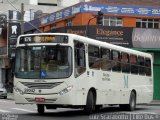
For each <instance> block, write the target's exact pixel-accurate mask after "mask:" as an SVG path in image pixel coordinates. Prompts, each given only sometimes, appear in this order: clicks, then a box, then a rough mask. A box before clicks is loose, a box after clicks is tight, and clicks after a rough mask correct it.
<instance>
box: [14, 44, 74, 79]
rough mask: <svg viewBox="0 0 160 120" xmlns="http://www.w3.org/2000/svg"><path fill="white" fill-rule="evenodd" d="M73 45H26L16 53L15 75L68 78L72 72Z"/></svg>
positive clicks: (36, 77) (38, 77)
mask: <svg viewBox="0 0 160 120" xmlns="http://www.w3.org/2000/svg"><path fill="white" fill-rule="evenodd" d="M71 50H72V49H71V47H68V46H59V45H54V46H24V47H18V48H17V51H16V52H17V53H16V64H15V77H17V78H24V79H27V78H28V79H32V78H33V79H40V78H43V79H44V78H45V79H51V78H52V79H59V78H67V77H69V76H70V75H71V73H72V59H71V58H72V56H71V55H72V54H71V52H72V51H71Z"/></svg>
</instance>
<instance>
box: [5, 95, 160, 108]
mask: <svg viewBox="0 0 160 120" xmlns="http://www.w3.org/2000/svg"><path fill="white" fill-rule="evenodd" d="M7 99H8V100H14V95H13V93H7ZM147 105H155V106H156V105H158V106H160V100H153V101H152V102H150V103H148V104H147Z"/></svg>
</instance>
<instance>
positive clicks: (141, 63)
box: [138, 56, 145, 75]
mask: <svg viewBox="0 0 160 120" xmlns="http://www.w3.org/2000/svg"><path fill="white" fill-rule="evenodd" d="M138 71H139V74H140V75H145V71H144V57H140V56H139V57H138Z"/></svg>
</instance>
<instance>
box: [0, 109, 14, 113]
mask: <svg viewBox="0 0 160 120" xmlns="http://www.w3.org/2000/svg"><path fill="white" fill-rule="evenodd" d="M0 112H3V113H9V112H11V111H7V110H2V109H0Z"/></svg>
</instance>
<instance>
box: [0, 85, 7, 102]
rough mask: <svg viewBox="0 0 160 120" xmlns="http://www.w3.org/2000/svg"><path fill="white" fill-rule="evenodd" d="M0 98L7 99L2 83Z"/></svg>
mask: <svg viewBox="0 0 160 120" xmlns="http://www.w3.org/2000/svg"><path fill="white" fill-rule="evenodd" d="M0 98H4V99H7V90H6V88H5V87H4V85H3V84H2V83H0Z"/></svg>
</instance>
